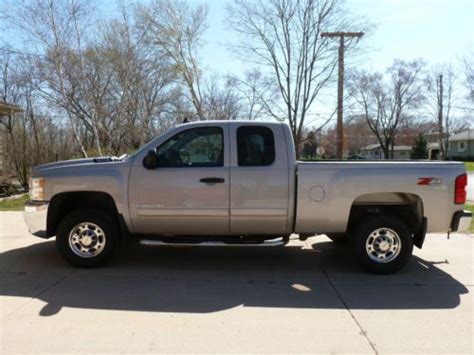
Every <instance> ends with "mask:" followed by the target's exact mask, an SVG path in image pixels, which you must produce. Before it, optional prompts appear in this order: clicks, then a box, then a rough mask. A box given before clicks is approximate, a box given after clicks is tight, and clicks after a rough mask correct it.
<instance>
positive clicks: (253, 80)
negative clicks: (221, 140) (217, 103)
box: [231, 69, 279, 120]
mask: <svg viewBox="0 0 474 355" xmlns="http://www.w3.org/2000/svg"><path fill="white" fill-rule="evenodd" d="M231 80H232V81H233V83H234V85H235V89H236V91H237V92H238V94H239V96H240V97H241V102H242V105H241V113H240V116H241V117H242V118H243V119H247V120H256V119H259V118H262V117H267V116H270V117H271V114H270V112H272V110H274V108H275V106H276V105H277V96H278V92H279V90H278V87H277V86H276V85H275V82H274V81H273V80H272V78H270V77H268V76H265V75H264V74H263V73H262V72H261V71H260V70H258V69H252V70H249V71H246V72H245V73H244V75H243V77H242V78H240V77H237V76H231Z"/></svg>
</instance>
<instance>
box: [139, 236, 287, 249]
mask: <svg viewBox="0 0 474 355" xmlns="http://www.w3.org/2000/svg"><path fill="white" fill-rule="evenodd" d="M140 244H141V245H145V246H148V247H161V246H168V247H238V248H242V247H252V248H255V247H259V248H262V247H279V246H284V245H285V244H286V242H285V241H284V240H283V238H277V239H270V240H266V241H264V242H262V243H225V242H219V241H215V242H213V241H203V242H197V243H192V242H183V243H179V242H178V243H173V242H171V243H170V242H164V241H162V240H158V239H141V240H140Z"/></svg>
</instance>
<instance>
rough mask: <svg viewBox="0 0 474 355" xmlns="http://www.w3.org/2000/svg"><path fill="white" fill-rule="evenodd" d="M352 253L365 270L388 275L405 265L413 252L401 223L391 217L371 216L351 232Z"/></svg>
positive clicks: (410, 240) (408, 232) (410, 237)
mask: <svg viewBox="0 0 474 355" xmlns="http://www.w3.org/2000/svg"><path fill="white" fill-rule="evenodd" d="M354 251H355V255H356V257H357V259H358V260H359V262H360V263H361V264H362V266H363V267H364V268H365V269H367V270H368V271H370V272H372V273H375V274H390V273H393V272H396V271H398V270H400V269H401V268H402V267H403V266H405V265H406V264H407V263H408V261H409V260H410V257H411V255H412V252H413V238H412V236H411V233H410V230H409V228H408V227H407V225H406V224H405V223H403V222H402V221H400V220H399V219H397V218H394V217H374V218H371V219H368V220H366V221H365V222H362V223H361V224H359V226H358V227H357V228H356V230H355V232H354Z"/></svg>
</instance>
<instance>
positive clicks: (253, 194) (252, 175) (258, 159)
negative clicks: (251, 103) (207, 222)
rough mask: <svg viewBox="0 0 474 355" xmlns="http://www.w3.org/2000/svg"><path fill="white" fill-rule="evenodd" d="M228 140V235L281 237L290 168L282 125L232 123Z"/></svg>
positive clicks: (285, 219)
mask: <svg viewBox="0 0 474 355" xmlns="http://www.w3.org/2000/svg"><path fill="white" fill-rule="evenodd" d="M230 137H231V147H232V152H231V169H230V174H231V191H230V199H231V204H230V230H231V233H232V234H238V235H247V234H261V235H264V234H267V235H268V234H272V235H273V234H275V235H281V234H284V233H285V232H286V227H287V218H288V197H289V191H288V184H289V175H288V174H289V171H288V170H289V169H288V156H287V148H286V143H285V142H286V141H285V137H284V132H283V128H282V126H281V125H280V124H271V125H268V126H267V125H259V124H256V123H237V122H234V123H231V124H230ZM235 147H236V148H237V149H235Z"/></svg>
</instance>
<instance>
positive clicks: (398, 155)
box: [360, 143, 411, 160]
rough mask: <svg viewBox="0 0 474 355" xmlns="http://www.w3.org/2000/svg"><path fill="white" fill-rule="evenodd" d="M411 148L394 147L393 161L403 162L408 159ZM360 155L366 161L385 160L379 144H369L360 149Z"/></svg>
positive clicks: (404, 146) (403, 146)
mask: <svg viewBox="0 0 474 355" xmlns="http://www.w3.org/2000/svg"><path fill="white" fill-rule="evenodd" d="M410 153H411V147H410V146H409V145H396V146H394V147H393V159H395V160H405V159H407V160H408V159H410ZM360 155H362V156H363V157H365V158H367V159H372V160H379V159H385V157H384V154H383V149H382V147H381V146H380V144H378V143H375V144H369V145H367V146H365V147H363V148H361V149H360Z"/></svg>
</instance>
